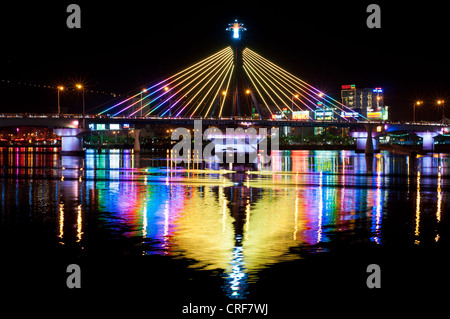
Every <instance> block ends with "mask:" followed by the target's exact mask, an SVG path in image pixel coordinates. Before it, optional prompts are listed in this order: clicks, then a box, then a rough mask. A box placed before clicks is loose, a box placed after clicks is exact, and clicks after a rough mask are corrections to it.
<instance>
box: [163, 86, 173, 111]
mask: <svg viewBox="0 0 450 319" xmlns="http://www.w3.org/2000/svg"><path fill="white" fill-rule="evenodd" d="M164 91H166V92H167V91H169V87H168V86H166V87H164ZM169 94H170V93H169ZM171 98H172V96H171V95H169V117H172V100H171Z"/></svg>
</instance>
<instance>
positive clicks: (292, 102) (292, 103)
mask: <svg viewBox="0 0 450 319" xmlns="http://www.w3.org/2000/svg"><path fill="white" fill-rule="evenodd" d="M298 97H299V95H298V94H294V95H292V99H291V109H292V110H293V109H294V98H296V99H298Z"/></svg>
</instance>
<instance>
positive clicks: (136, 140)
mask: <svg viewBox="0 0 450 319" xmlns="http://www.w3.org/2000/svg"><path fill="white" fill-rule="evenodd" d="M140 134H141V130H137V129H134V147H133V150H134V151H135V152H140V151H141V143H140V141H139V135H140Z"/></svg>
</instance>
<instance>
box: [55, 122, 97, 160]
mask: <svg viewBox="0 0 450 319" xmlns="http://www.w3.org/2000/svg"><path fill="white" fill-rule="evenodd" d="M89 131H90V130H89V129H84V128H57V129H54V130H53V132H54V133H55V134H56V135H58V136H61V154H62V155H80V154H83V134H86V133H87V132H89Z"/></svg>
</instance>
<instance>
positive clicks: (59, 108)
mask: <svg viewBox="0 0 450 319" xmlns="http://www.w3.org/2000/svg"><path fill="white" fill-rule="evenodd" d="M61 91H64V86H62V85H60V86H58V116H59V115H60V114H61V106H60V104H59V92H61Z"/></svg>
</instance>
